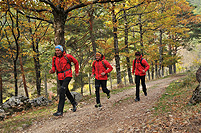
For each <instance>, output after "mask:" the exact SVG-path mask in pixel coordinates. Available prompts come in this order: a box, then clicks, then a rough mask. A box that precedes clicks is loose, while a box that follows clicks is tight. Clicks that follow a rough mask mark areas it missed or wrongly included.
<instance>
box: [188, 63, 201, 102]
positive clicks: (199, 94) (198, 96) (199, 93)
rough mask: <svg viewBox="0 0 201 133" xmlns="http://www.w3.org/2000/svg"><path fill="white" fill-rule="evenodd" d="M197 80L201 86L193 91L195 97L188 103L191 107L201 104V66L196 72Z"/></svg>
mask: <svg viewBox="0 0 201 133" xmlns="http://www.w3.org/2000/svg"><path fill="white" fill-rule="evenodd" d="M196 79H197V81H198V82H199V83H200V84H199V85H198V86H197V87H196V89H195V90H194V91H193V95H192V97H191V99H190V100H189V103H188V104H189V105H195V104H197V103H200V102H201V66H200V68H199V69H198V70H197V72H196Z"/></svg>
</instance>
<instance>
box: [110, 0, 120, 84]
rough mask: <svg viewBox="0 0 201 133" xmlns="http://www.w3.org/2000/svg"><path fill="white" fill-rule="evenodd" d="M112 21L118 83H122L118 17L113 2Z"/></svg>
mask: <svg viewBox="0 0 201 133" xmlns="http://www.w3.org/2000/svg"><path fill="white" fill-rule="evenodd" d="M112 5H113V10H112V21H113V34H114V51H115V55H114V57H115V61H116V72H117V84H120V83H122V81H121V71H120V57H119V48H118V37H117V26H116V24H117V18H116V14H115V12H114V8H115V4H114V3H112Z"/></svg>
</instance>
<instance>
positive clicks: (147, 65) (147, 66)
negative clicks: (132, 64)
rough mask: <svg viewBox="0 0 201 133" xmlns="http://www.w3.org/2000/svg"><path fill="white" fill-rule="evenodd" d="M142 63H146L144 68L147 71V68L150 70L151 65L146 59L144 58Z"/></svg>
mask: <svg viewBox="0 0 201 133" xmlns="http://www.w3.org/2000/svg"><path fill="white" fill-rule="evenodd" d="M142 64H143V65H145V69H144V71H145V72H146V71H147V70H149V68H150V66H149V64H148V63H147V61H146V60H145V59H143V60H142Z"/></svg>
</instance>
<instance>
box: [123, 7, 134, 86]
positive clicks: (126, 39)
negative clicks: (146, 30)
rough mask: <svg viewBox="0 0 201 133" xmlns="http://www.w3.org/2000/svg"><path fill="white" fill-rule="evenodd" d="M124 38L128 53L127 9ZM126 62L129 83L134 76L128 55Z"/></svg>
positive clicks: (131, 82)
mask: <svg viewBox="0 0 201 133" xmlns="http://www.w3.org/2000/svg"><path fill="white" fill-rule="evenodd" d="M124 6H125V5H124ZM124 25H125V27H124V34H125V35H124V38H125V45H126V47H125V51H126V53H127V54H129V49H128V21H127V16H126V11H125V10H124ZM126 63H127V72H128V78H129V83H130V84H133V77H132V74H131V64H130V58H129V57H128V56H126Z"/></svg>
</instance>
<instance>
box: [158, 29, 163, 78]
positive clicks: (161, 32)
mask: <svg viewBox="0 0 201 133" xmlns="http://www.w3.org/2000/svg"><path fill="white" fill-rule="evenodd" d="M162 39H163V31H162V30H160V39H159V40H160V44H159V68H158V76H159V77H161V69H162V64H163V42H162Z"/></svg>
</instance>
